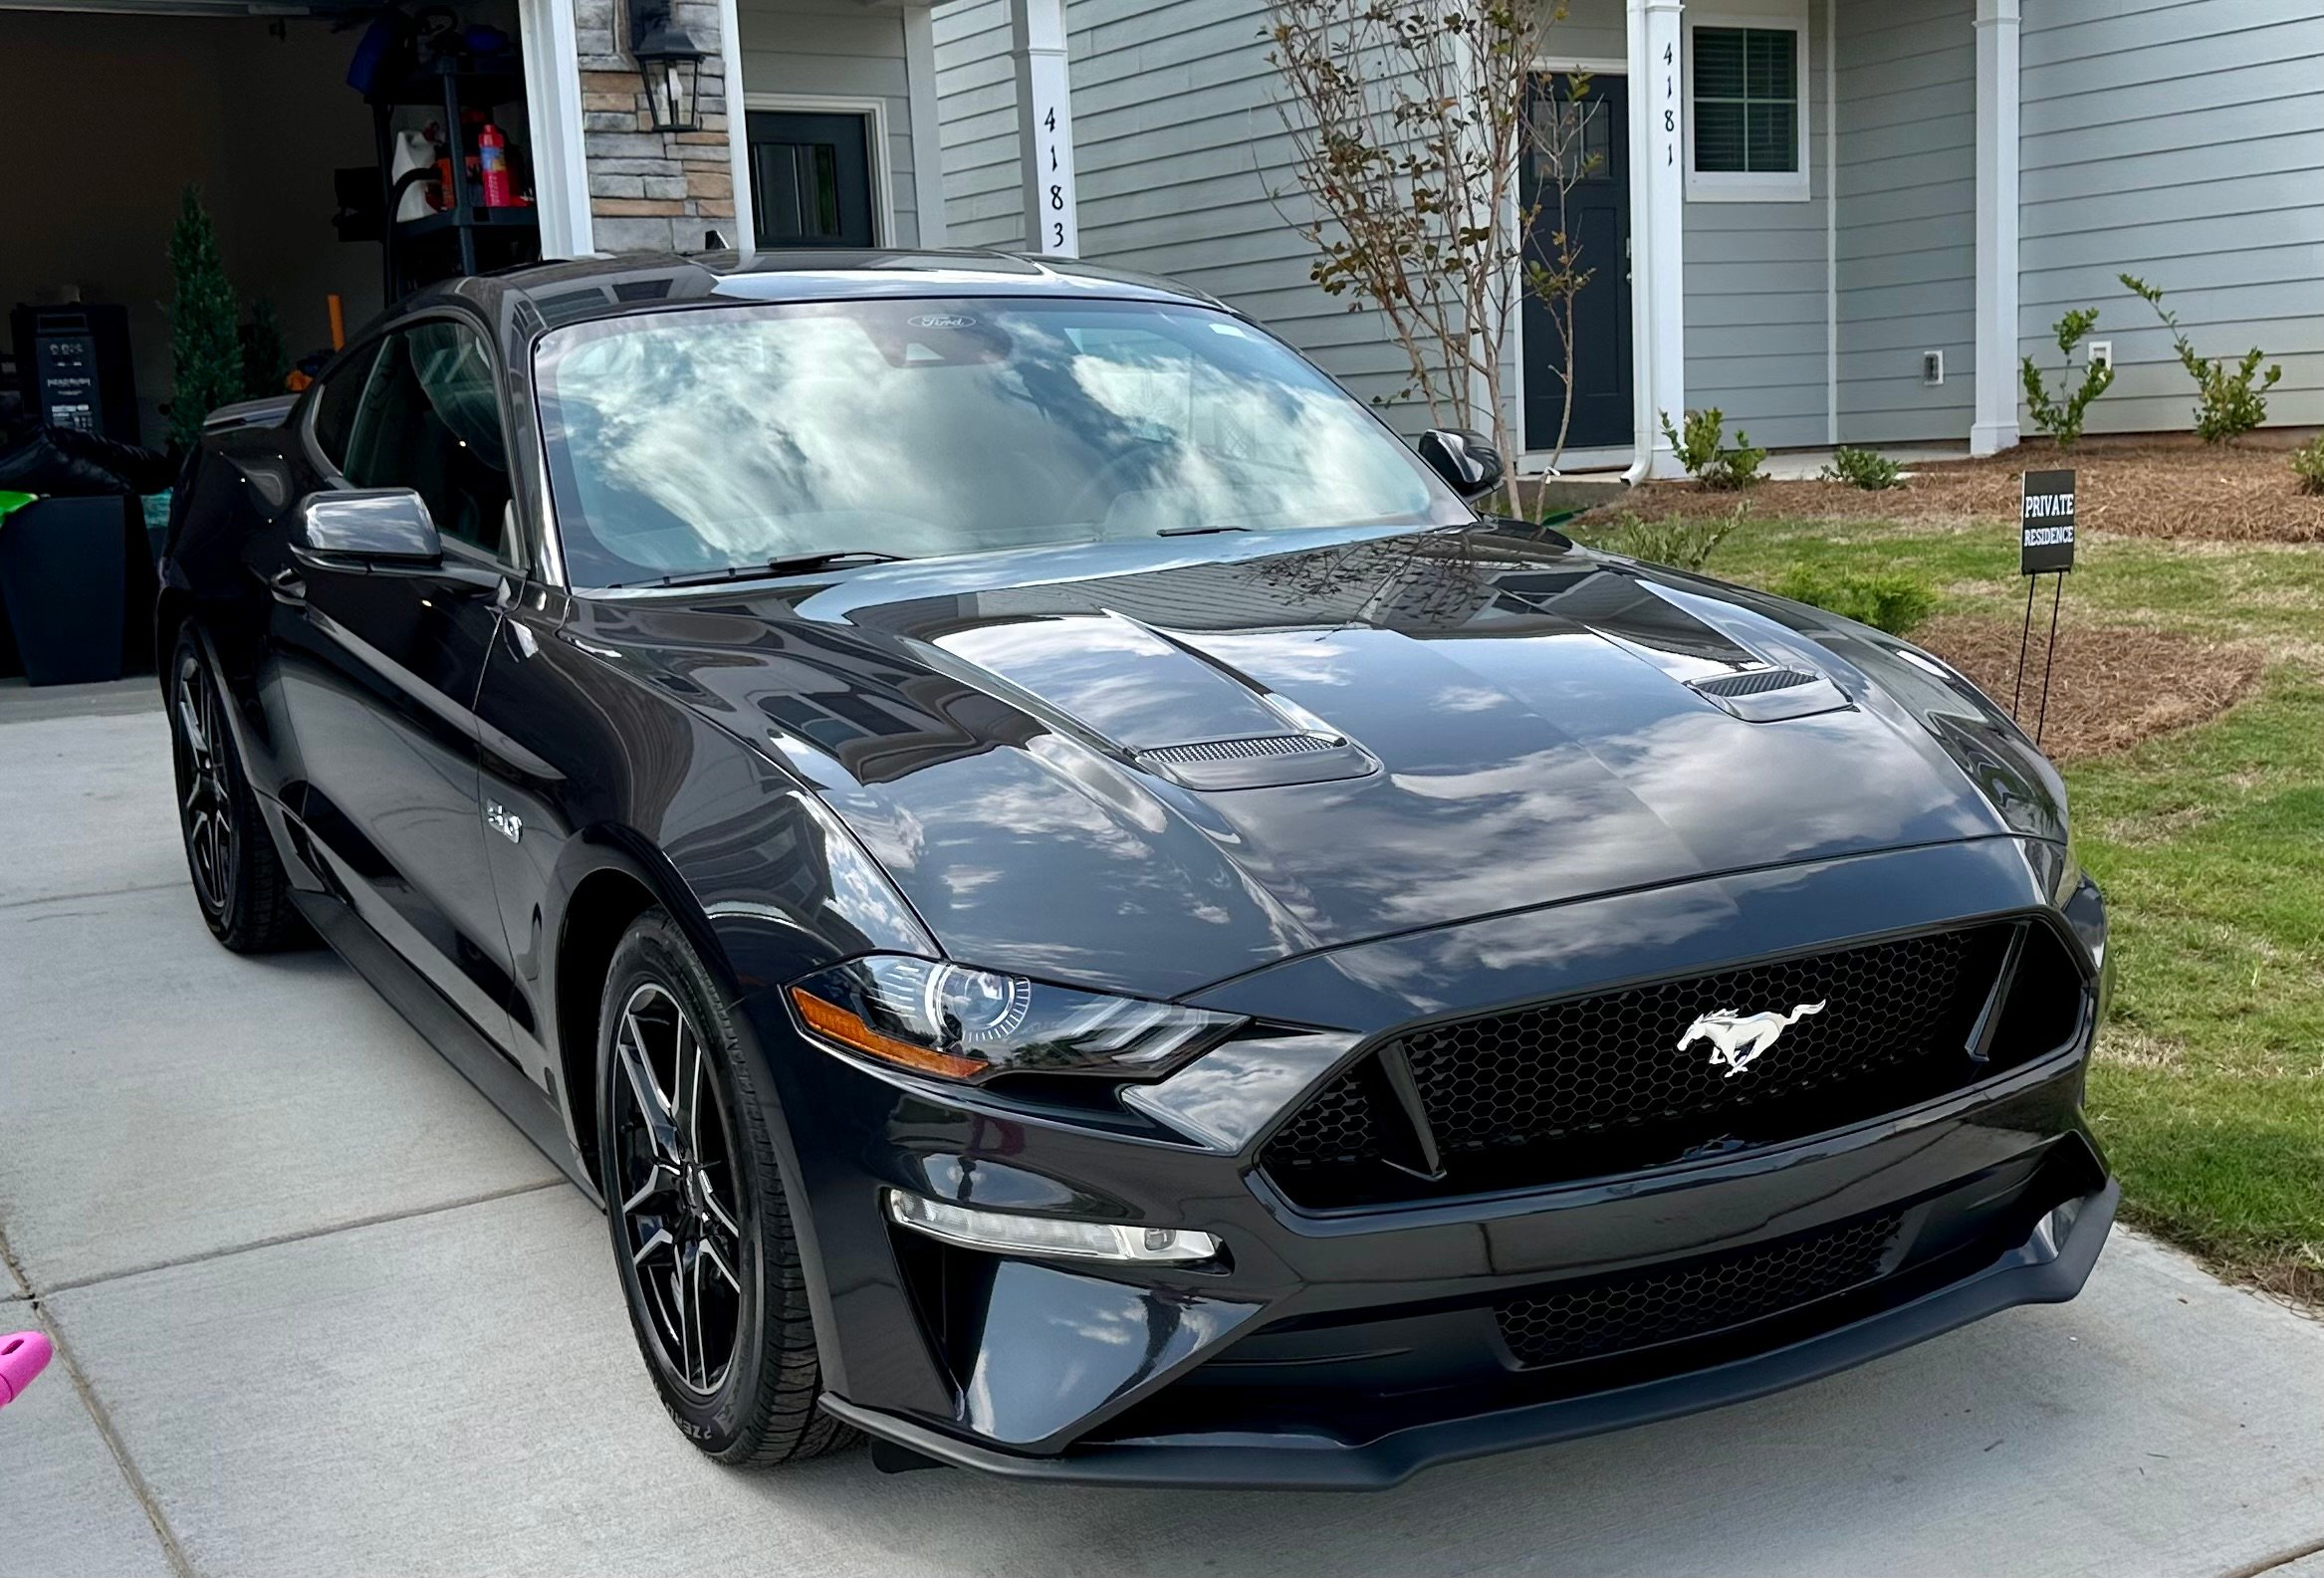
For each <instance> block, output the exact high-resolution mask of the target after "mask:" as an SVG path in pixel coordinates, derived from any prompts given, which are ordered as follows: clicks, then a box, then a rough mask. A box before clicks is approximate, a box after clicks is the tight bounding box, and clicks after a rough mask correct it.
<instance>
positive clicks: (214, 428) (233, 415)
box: [202, 394, 299, 433]
mask: <svg viewBox="0 0 2324 1578" xmlns="http://www.w3.org/2000/svg"><path fill="white" fill-rule="evenodd" d="M298 401H299V397H298V396H297V395H295V394H270V395H268V396H267V397H266V398H265V399H263V400H241V401H237V402H236V403H235V404H232V405H221V406H219V407H218V408H217V409H216V410H214V411H212V412H211V413H210V414H209V415H208V416H205V417H203V418H202V431H203V432H205V433H230V432H232V431H234V429H236V428H238V427H280V426H282V425H283V420H284V418H286V417H288V416H289V415H290V414H291V407H292V406H294V405H296V404H297V403H298Z"/></svg>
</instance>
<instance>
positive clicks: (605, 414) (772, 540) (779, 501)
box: [538, 298, 1472, 586]
mask: <svg viewBox="0 0 2324 1578" xmlns="http://www.w3.org/2000/svg"><path fill="white" fill-rule="evenodd" d="M538 367H539V373H540V390H541V415H542V428H543V432H544V434H545V436H546V438H547V442H548V447H549V458H550V473H551V480H552V486H553V487H554V489H555V490H556V495H557V515H558V524H559V528H560V530H561V533H562V535H563V539H564V547H565V554H566V561H567V568H568V571H569V573H570V575H571V577H572V580H573V582H574V583H575V584H576V585H594V586H611V585H633V584H637V583H640V582H647V581H654V580H658V579H661V578H664V577H668V576H681V577H682V576H687V575H694V574H703V573H708V572H714V571H718V570H721V569H728V568H734V567H742V566H752V567H757V566H764V565H766V564H770V563H772V562H775V561H781V560H791V559H797V558H801V557H804V556H815V555H822V554H872V555H881V556H892V557H897V558H905V559H919V558H925V557H928V556H932V555H939V554H965V553H979V552H987V551H991V550H995V549H1009V548H1024V547H1031V546H1036V545H1044V544H1066V543H1085V542H1092V541H1097V540H1103V539H1115V538H1136V537H1153V536H1157V535H1161V536H1170V535H1176V534H1181V533H1198V532H1206V531H1220V530H1228V529H1233V530H1242V531H1251V532H1264V531H1269V530H1274V529H1278V528H1286V527H1302V526H1346V525H1356V524H1382V525H1391V524H1393V525H1403V524H1412V525H1432V524H1447V525H1449V524H1454V523H1458V522H1465V521H1468V520H1470V519H1472V517H1471V516H1470V514H1469V511H1468V509H1467V508H1466V507H1465V506H1464V505H1462V504H1461V502H1460V500H1459V499H1458V498H1457V497H1455V496H1454V494H1453V493H1452V491H1451V490H1450V489H1448V488H1447V487H1446V486H1445V485H1444V484H1443V483H1442V482H1440V481H1438V480H1437V478H1436V477H1435V475H1434V474H1433V473H1432V472H1430V471H1429V470H1428V469H1427V467H1426V466H1424V465H1423V464H1422V463H1421V462H1420V460H1419V458H1418V457H1417V456H1415V455H1414V454H1413V453H1412V451H1411V450H1409V449H1407V448H1406V447H1405V446H1404V445H1403V444H1401V443H1399V442H1398V441H1397V440H1396V438H1395V437H1394V436H1393V435H1392V434H1391V433H1389V431H1388V430H1387V429H1386V428H1385V427H1383V426H1382V425H1381V424H1380V423H1379V422H1378V421H1376V420H1374V419H1373V417H1372V416H1371V414H1370V413H1369V412H1367V411H1365V410H1364V409H1363V407H1361V406H1360V405H1358V404H1356V403H1355V401H1353V400H1352V399H1350V398H1349V397H1348V396H1347V395H1346V394H1345V393H1343V392H1342V391H1341V390H1340V389H1339V388H1338V386H1337V385H1335V384H1333V383H1332V382H1331V381H1330V380H1329V379H1328V378H1326V377H1324V376H1323V374H1321V373H1320V372H1318V371H1316V370H1315V369H1314V368H1313V367H1311V366H1309V365H1308V364H1307V363H1306V362H1304V361H1302V360H1300V359H1299V358H1298V357H1297V356H1296V355H1294V354H1292V353H1291V352H1290V351H1289V350H1287V349H1285V348H1284V347H1283V346H1282V345H1281V344H1279V343H1278V342H1277V341H1276V340H1274V339H1271V338H1268V337H1267V336H1266V335H1264V334H1262V333H1260V332H1259V331H1258V330H1256V329H1253V328H1252V327H1251V326H1249V325H1247V324H1244V323H1242V322H1240V321H1238V320H1236V319H1234V318H1231V317H1228V316H1227V315H1225V314H1223V313H1216V312H1210V311H1206V310H1203V309H1200V308H1195V307H1180V306H1174V305H1173V306H1164V305H1155V304H1146V303H1136V302H1104V301H1099V302H1064V301H1050V300H1044V299H1027V298H1003V299H993V298H980V299H975V300H960V301H925V300H922V301H855V302H814V303H803V304H797V305H786V306H778V307H761V308H733V309H725V310H718V311H709V312H686V313H668V314H661V315H645V316H640V317H636V318H627V319H613V320H608V321H605V322H602V323H594V324H577V325H573V326H570V327H568V328H566V329H563V330H560V331H558V332H557V333H556V334H554V335H552V336H550V337H549V338H547V339H546V340H544V341H543V343H542V346H541V351H540V357H539V362H538Z"/></svg>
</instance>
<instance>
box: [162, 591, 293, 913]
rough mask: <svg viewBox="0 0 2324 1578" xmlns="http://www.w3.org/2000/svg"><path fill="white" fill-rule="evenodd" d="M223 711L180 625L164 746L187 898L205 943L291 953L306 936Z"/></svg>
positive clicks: (196, 647)
mask: <svg viewBox="0 0 2324 1578" xmlns="http://www.w3.org/2000/svg"><path fill="white" fill-rule="evenodd" d="M226 707H227V702H226V696H225V692H224V691H222V690H221V689H220V688H219V686H218V682H217V676H216V675H215V674H214V673H212V672H211V669H210V665H209V662H208V660H207V659H206V658H204V657H203V655H202V646H201V642H200V641H199V640H198V639H196V638H195V635H194V631H193V627H192V626H191V625H188V626H186V627H185V628H184V629H183V630H182V631H180V632H179V634H178V637H177V646H176V649H175V650H174V651H173V652H172V654H171V656H170V659H169V744H170V759H171V762H172V764H173V765H174V767H175V768H176V777H177V821H178V828H179V831H180V832H181V833H182V834H183V836H184V839H185V864H186V870H187V872H188V873H189V874H190V875H191V876H192V877H193V889H194V898H195V899H196V900H197V901H198V902H199V903H200V904H201V907H202V919H203V920H204V921H205V922H207V923H208V925H209V928H210V931H211V933H212V935H214V936H215V937H216V938H217V939H218V941H220V942H222V943H224V944H225V945H226V946H227V947H228V948H231V949H232V950H234V952H236V953H238V954H264V953H272V952H274V951H276V950H277V949H282V948H292V947H298V946H300V945H303V944H305V943H306V942H307V941H308V940H309V939H310V936H311V934H310V933H309V931H308V930H307V923H306V922H305V921H304V920H303V919H301V917H300V915H299V912H298V910H297V909H296V908H294V907H293V906H292V903H291V884H290V881H289V879H288V878H286V877H285V876H284V875H283V862H282V858H281V856H279V855H278V854H277V853H276V852H275V845H274V838H273V837H272V835H271V834H269V833H268V831H267V828H266V819H265V817H264V816H263V815H262V814H261V812H260V811H259V808H258V797H257V795H256V794H255V793H254V792H253V791H252V789H251V788H250V780H249V779H248V778H247V777H246V776H245V775H244V774H243V771H242V761H241V758H239V757H238V756H236V755H235V751H234V731H233V729H232V728H231V727H230V724H229V721H228V719H227V716H226Z"/></svg>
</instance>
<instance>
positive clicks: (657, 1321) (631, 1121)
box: [612, 981, 751, 1397]
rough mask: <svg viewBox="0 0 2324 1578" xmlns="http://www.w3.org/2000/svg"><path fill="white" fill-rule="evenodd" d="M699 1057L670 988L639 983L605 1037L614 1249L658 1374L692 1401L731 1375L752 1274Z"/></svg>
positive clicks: (714, 1087)
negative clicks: (613, 1074) (612, 1072)
mask: <svg viewBox="0 0 2324 1578" xmlns="http://www.w3.org/2000/svg"><path fill="white" fill-rule="evenodd" d="M705 1056H706V1053H705V1051H704V1049H703V1045H702V1037H701V1036H700V1035H699V1034H698V1033H697V1032H696V1031H695V1029H694V1026H693V1025H692V1023H691V1022H689V1021H688V1019H687V1017H686V1013H685V1011H684V1010H683V1009H681V1008H680V1007H678V1000H677V999H676V998H674V997H672V996H670V993H669V989H668V988H666V987H664V986H662V985H661V984H660V983H659V982H655V981H645V982H641V983H639V984H638V986H637V987H635V988H634V989H633V990H632V991H631V992H630V994H629V997H628V1001H626V1002H625V1003H623V1004H622V1005H621V1011H620V1015H619V1017H618V1018H617V1019H616V1020H615V1022H614V1025H613V1060H614V1062H615V1064H616V1065H617V1068H618V1071H619V1077H618V1078H616V1079H615V1080H614V1081H613V1089H612V1097H613V1144H614V1150H613V1167H614V1175H613V1176H614V1181H615V1186H616V1188H618V1189H619V1190H621V1191H622V1192H623V1193H622V1199H621V1202H620V1204H619V1206H618V1207H616V1208H615V1209H617V1210H618V1211H619V1212H620V1214H621V1230H622V1231H621V1240H620V1241H621V1244H622V1246H623V1248H625V1249H626V1250H627V1251H628V1254H629V1264H630V1268H631V1269H632V1271H633V1272H634V1273H635V1274H636V1277H637V1282H638V1288H639V1292H640V1293H641V1294H642V1295H643V1300H644V1304H645V1311H646V1315H647V1323H648V1325H649V1326H650V1327H651V1333H650V1335H651V1337H652V1341H653V1344H654V1347H655V1349H656V1351H657V1354H658V1357H659V1358H660V1361H661V1365H662V1368H663V1369H664V1370H665V1371H666V1372H668V1374H669V1375H670V1376H671V1377H673V1378H674V1379H675V1380H676V1382H677V1384H678V1385H679V1386H681V1387H683V1388H685V1389H686V1390H687V1391H688V1392H690V1393H692V1394H693V1395H695V1396H697V1397H709V1396H711V1395H712V1394H714V1393H715V1392H717V1390H718V1389H719V1387H721V1386H723V1385H724V1384H725V1383H726V1378H727V1372H728V1371H729V1370H730V1369H731V1368H732V1367H733V1364H734V1353H735V1344H736V1342H737V1340H738V1339H739V1338H740V1336H741V1334H742V1317H743V1270H744V1268H745V1267H747V1266H749V1265H750V1263H751V1256H750V1253H749V1250H748V1247H747V1243H748V1240H746V1239H745V1237H744V1234H743V1221H744V1219H746V1218H747V1217H748V1215H749V1213H748V1210H747V1208H746V1207H745V1206H744V1205H743V1201H742V1196H741V1193H740V1191H739V1190H738V1188H737V1187H736V1186H737V1178H736V1173H735V1163H734V1151H735V1147H734V1139H733V1135H732V1132H731V1129H730V1126H729V1125H728V1122H727V1116H726V1104H725V1101H724V1099H723V1097H721V1095H720V1094H719V1088H718V1085H719V1082H718V1080H717V1079H716V1078H715V1077H709V1078H706V1077H705V1076H704V1074H703V1069H702V1064H703V1061H704V1058H705Z"/></svg>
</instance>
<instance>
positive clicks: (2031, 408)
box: [2018, 307, 2114, 449]
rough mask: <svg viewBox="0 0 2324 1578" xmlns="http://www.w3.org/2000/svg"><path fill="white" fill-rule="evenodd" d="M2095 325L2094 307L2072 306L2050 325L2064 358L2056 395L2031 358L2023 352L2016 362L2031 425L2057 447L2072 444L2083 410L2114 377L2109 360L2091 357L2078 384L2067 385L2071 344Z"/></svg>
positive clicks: (2071, 366)
mask: <svg viewBox="0 0 2324 1578" xmlns="http://www.w3.org/2000/svg"><path fill="white" fill-rule="evenodd" d="M2097 326H2098V309H2097V308H2095V307H2077V308H2074V309H2073V310H2072V311H2070V312H2068V313H2067V314H2066V316H2065V317H2063V318H2061V319H2059V320H2058V321H2057V323H2056V324H2054V325H2053V326H2051V327H2052V328H2053V329H2054V330H2055V331H2056V334H2057V339H2058V351H2059V353H2060V354H2061V355H2063V356H2064V357H2065V361H2066V368H2065V376H2064V377H2061V378H2060V379H2059V380H2058V397H2057V398H2055V399H2052V398H2051V397H2050V392H2049V386H2048V384H2047V383H2045V382H2044V381H2043V380H2042V376H2041V369H2040V368H2039V367H2037V366H2035V365H2034V364H2033V358H2032V357H2031V356H2026V357H2024V358H2022V359H2021V360H2020V361H2019V362H2018V373H2019V375H2020V377H2021V378H2022V379H2023V381H2024V384H2025V408H2026V410H2027V412H2028V413H2030V414H2031V415H2032V417H2033V425H2034V426H2035V427H2037V428H2039V429H2041V430H2042V431H2043V432H2045V433H2047V434H2049V436H2050V437H2051V438H2052V439H2054V440H2056V442H2057V446H2058V448H2060V449H2070V448H2072V447H2073V444H2074V440H2075V439H2077V438H2080V437H2081V436H2082V413H2083V412H2084V411H2086V410H2088V409H2089V408H2090V402H2091V401H2092V400H2095V399H2097V398H2098V396H2100V395H2101V394H2104V393H2105V392H2106V386H2107V385H2108V384H2110V383H2112V382H2113V381H2114V365H2113V363H2112V362H2109V363H2107V364H2106V365H2104V366H2100V365H2099V364H2098V363H2097V362H2095V361H2093V362H2091V363H2089V364H2088V365H2087V366H2085V367H2084V368H2083V369H2082V383H2081V386H2080V387H2079V388H2075V389H2072V390H2068V389H2067V387H2066V380H2067V379H2069V378H2071V377H2073V375H2074V347H2075V346H2076V345H2078V344H2080V343H2081V342H2082V340H2083V338H2085V337H2087V336H2088V335H2089V333H2090V331H2091V330H2092V329H2095V328H2096V327H2097Z"/></svg>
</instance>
